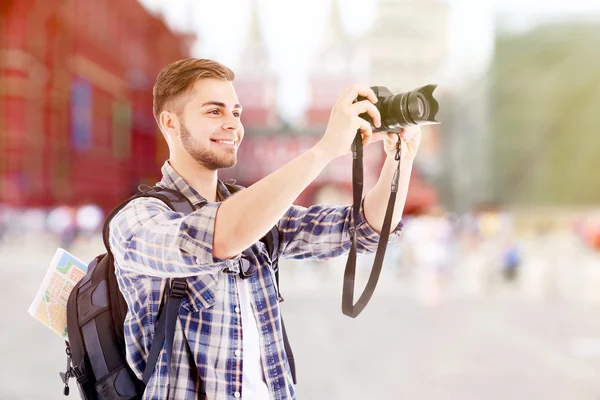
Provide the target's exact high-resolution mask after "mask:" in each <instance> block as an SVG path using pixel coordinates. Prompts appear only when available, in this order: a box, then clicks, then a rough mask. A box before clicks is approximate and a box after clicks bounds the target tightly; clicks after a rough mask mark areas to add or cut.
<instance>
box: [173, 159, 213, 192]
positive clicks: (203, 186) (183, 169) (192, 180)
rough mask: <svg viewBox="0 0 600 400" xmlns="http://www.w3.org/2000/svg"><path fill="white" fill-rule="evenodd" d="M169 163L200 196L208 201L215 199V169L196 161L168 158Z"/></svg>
mask: <svg viewBox="0 0 600 400" xmlns="http://www.w3.org/2000/svg"><path fill="white" fill-rule="evenodd" d="M169 164H171V167H173V169H174V170H175V171H177V173H178V174H179V175H181V177H182V178H183V179H184V180H185V181H186V182H187V183H188V185H190V186H191V187H193V188H194V190H195V191H196V192H198V193H199V194H200V195H202V197H204V198H205V199H206V200H208V201H210V202H216V201H217V182H218V179H219V178H218V175H217V171H211V170H208V169H206V168H204V167H203V166H202V165H200V164H199V163H197V162H196V161H189V162H181V161H179V160H173V159H170V160H169Z"/></svg>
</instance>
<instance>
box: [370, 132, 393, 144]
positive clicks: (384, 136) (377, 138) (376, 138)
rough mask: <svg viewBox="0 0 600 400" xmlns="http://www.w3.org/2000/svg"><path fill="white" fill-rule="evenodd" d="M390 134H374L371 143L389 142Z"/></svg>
mask: <svg viewBox="0 0 600 400" xmlns="http://www.w3.org/2000/svg"><path fill="white" fill-rule="evenodd" d="M388 135H389V133H387V132H373V138H371V142H379V141H381V140H387V139H388V137H389V136H388Z"/></svg>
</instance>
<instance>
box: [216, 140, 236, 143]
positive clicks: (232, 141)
mask: <svg viewBox="0 0 600 400" xmlns="http://www.w3.org/2000/svg"><path fill="white" fill-rule="evenodd" d="M217 142H218V143H226V144H235V141H234V140H217Z"/></svg>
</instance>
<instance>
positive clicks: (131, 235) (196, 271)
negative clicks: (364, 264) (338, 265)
mask: <svg viewBox="0 0 600 400" xmlns="http://www.w3.org/2000/svg"><path fill="white" fill-rule="evenodd" d="M162 173H163V178H162V180H161V182H160V183H159V185H160V186H163V187H166V188H170V189H176V190H179V191H180V192H181V193H183V194H184V195H185V196H186V197H187V198H188V199H189V200H190V201H191V203H192V204H193V205H194V207H195V208H196V210H195V211H194V212H193V213H191V214H187V215H185V214H180V213H177V212H174V211H172V210H171V209H170V208H169V207H168V206H167V205H166V204H164V203H163V202H161V201H160V200H157V199H154V198H139V199H136V200H134V201H132V202H130V203H129V204H128V205H127V206H126V207H125V208H124V209H123V210H121V211H120V212H119V214H117V216H116V217H115V218H114V219H113V220H112V222H111V224H110V247H111V251H112V253H113V255H114V259H115V270H116V275H117V280H118V283H119V287H120V289H121V291H122V293H123V296H124V297H125V300H126V302H127V305H128V309H129V311H128V313H127V316H126V319H125V326H124V328H125V343H126V347H127V361H128V363H129V365H130V366H131V368H132V369H133V371H134V372H135V373H136V375H137V376H138V378H140V379H141V378H142V375H143V373H144V368H145V366H146V358H147V357H148V354H149V352H150V346H151V345H152V338H153V337H154V329H155V325H156V322H157V314H158V311H159V308H160V306H161V304H162V302H163V301H164V298H165V287H166V285H167V282H168V279H169V278H173V277H186V278H187V281H188V291H187V294H186V295H185V296H184V297H183V299H182V302H181V307H180V311H179V319H178V322H177V327H176V331H175V339H174V344H173V359H172V365H171V366H170V368H169V369H167V363H166V352H165V349H164V348H163V349H162V351H161V354H160V356H159V359H158V362H157V365H156V368H155V370H154V373H153V375H152V377H151V379H150V381H149V382H148V386H147V388H146V392H145V394H144V397H143V398H144V399H161V400H163V399H196V398H204V396H205V397H206V398H207V399H210V400H226V399H228V400H235V399H236V398H239V397H240V396H242V398H243V393H242V372H243V354H242V353H241V352H242V338H241V333H242V326H241V315H240V314H239V312H236V311H238V310H239V308H238V306H239V298H238V295H237V288H236V284H235V279H236V275H237V274H238V273H239V272H240V256H239V255H238V256H237V257H235V258H233V259H229V260H220V259H216V258H214V257H213V255H212V243H213V232H214V226H215V216H216V213H217V209H218V208H219V205H220V204H221V203H220V202H214V203H213V202H208V201H207V200H206V199H205V198H204V197H202V196H201V195H200V194H198V193H197V192H196V191H195V190H194V189H193V188H192V187H191V186H189V185H188V184H187V183H186V182H185V181H184V179H183V178H182V177H181V176H180V175H179V174H178V173H177V172H176V171H175V170H174V169H173V168H172V167H171V166H170V164H169V163H168V162H166V163H165V165H164V166H163V168H162ZM217 190H218V195H219V198H220V199H226V198H227V197H229V196H230V193H229V191H228V190H227V188H226V186H225V185H224V184H223V183H222V182H221V181H219V182H218V187H217ZM361 208H362V207H361ZM351 215H352V207H351V206H347V207H335V206H324V205H316V206H312V207H309V208H304V207H299V206H295V205H292V206H291V207H290V208H289V209H288V210H287V212H286V213H285V215H284V216H283V217H282V218H281V220H280V221H279V223H278V224H277V228H278V229H279V232H280V238H281V239H280V247H279V257H285V258H292V259H297V260H299V259H308V258H312V259H321V260H323V259H327V258H331V257H337V256H340V255H343V254H346V253H348V251H349V249H350V234H349V230H350V229H353V228H352V224H351ZM400 230H401V224H400V225H399V226H398V227H397V228H396V229H395V230H394V232H393V233H392V234H391V235H390V240H393V239H395V238H397V237H398V236H399V235H400ZM378 241H379V235H378V234H377V232H376V231H374V230H373V229H372V228H371V227H370V226H369V225H368V223H367V221H366V219H365V217H364V213H363V210H362V209H361V212H360V220H359V221H358V223H357V242H358V249H359V252H361V253H366V252H373V251H375V250H376V248H377V244H378ZM244 254H245V256H248V255H250V257H248V259H249V261H250V262H251V263H253V264H254V265H255V266H256V267H257V268H258V272H257V273H256V274H254V275H251V276H250V277H249V278H247V279H250V284H251V285H250V287H251V293H250V295H251V302H252V303H253V304H252V311H253V312H254V314H255V317H256V321H257V324H258V328H259V329H258V331H259V332H258V333H259V336H260V350H261V359H262V365H263V372H264V377H265V380H266V384H267V386H268V389H269V393H270V397H271V399H281V400H283V399H294V398H295V392H294V386H293V382H292V375H291V371H290V367H289V364H288V361H287V357H286V354H285V350H284V345H283V334H282V330H281V319H280V313H279V311H280V310H279V304H278V301H277V292H276V290H277V289H276V283H275V276H274V272H273V270H272V267H271V263H270V261H269V256H268V251H267V249H266V246H265V245H264V244H263V243H262V242H260V241H259V242H257V243H255V244H254V245H252V246H251V247H250V249H248V251H246V252H244ZM167 371H169V372H167Z"/></svg>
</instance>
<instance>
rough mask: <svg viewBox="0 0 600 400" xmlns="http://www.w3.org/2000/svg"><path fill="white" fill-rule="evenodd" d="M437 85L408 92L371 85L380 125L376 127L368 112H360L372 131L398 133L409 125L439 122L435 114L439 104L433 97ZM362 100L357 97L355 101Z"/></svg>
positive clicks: (362, 98)
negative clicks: (393, 91)
mask: <svg viewBox="0 0 600 400" xmlns="http://www.w3.org/2000/svg"><path fill="white" fill-rule="evenodd" d="M436 87H437V85H426V86H423V87H420V88H418V89H414V90H412V91H410V92H404V93H398V94H393V93H392V92H391V91H390V90H389V89H388V88H387V87H385V86H371V89H373V91H374V92H375V95H376V96H377V103H375V107H377V109H378V110H379V113H380V114H381V126H380V127H379V128H376V127H375V126H374V125H373V120H372V119H371V117H370V116H369V114H367V113H364V114H361V115H360V117H362V118H364V119H366V120H367V121H369V123H370V124H371V128H372V129H373V132H390V133H392V132H394V133H399V132H400V131H402V128H403V127H406V126H410V125H431V124H439V121H436V119H435V115H436V114H437V112H438V110H439V104H438V102H437V101H436V99H435V98H434V97H433V91H434V90H435V88H436ZM359 100H364V97H359V98H358V99H357V101H359Z"/></svg>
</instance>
